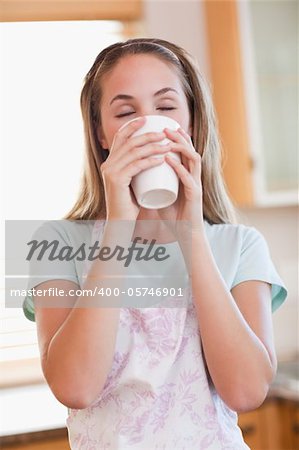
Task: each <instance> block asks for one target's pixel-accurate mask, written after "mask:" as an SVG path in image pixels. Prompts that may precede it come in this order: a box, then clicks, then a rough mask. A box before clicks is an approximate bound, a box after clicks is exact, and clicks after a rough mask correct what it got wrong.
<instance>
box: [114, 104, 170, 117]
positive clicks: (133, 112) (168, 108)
mask: <svg viewBox="0 0 299 450" xmlns="http://www.w3.org/2000/svg"><path fill="white" fill-rule="evenodd" d="M157 109H158V110H160V111H171V110H174V109H177V108H173V107H163V108H157ZM131 114H135V111H130V112H127V113H122V114H118V115H116V116H115V117H118V118H121V117H125V116H130V115H131Z"/></svg>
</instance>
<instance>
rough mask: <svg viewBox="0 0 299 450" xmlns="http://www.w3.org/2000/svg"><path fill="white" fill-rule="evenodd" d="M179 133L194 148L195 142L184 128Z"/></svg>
mask: <svg viewBox="0 0 299 450" xmlns="http://www.w3.org/2000/svg"><path fill="white" fill-rule="evenodd" d="M177 131H178V133H180V134H181V135H182V136H183V137H184V138H185V139H186V141H187V142H188V144H191V145H192V146H193V142H192V138H191V136H190V135H189V134H188V133H187V132H186V131H185V130H184V129H183V128H179V129H178V130H177Z"/></svg>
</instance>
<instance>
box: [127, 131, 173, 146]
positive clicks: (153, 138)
mask: <svg viewBox="0 0 299 450" xmlns="http://www.w3.org/2000/svg"><path fill="white" fill-rule="evenodd" d="M165 138H166V134H165V133H164V132H163V131H161V132H150V133H144V134H141V135H140V136H134V137H131V138H130V146H131V148H133V147H140V146H142V145H145V144H148V143H150V142H159V141H163V140H164V139H165ZM167 141H168V139H167ZM162 145H163V144H162Z"/></svg>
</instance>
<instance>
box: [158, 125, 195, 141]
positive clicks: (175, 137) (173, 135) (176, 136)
mask: <svg viewBox="0 0 299 450" xmlns="http://www.w3.org/2000/svg"><path fill="white" fill-rule="evenodd" d="M180 129H181V128H179V129H178V130H180ZM178 130H171V129H170V128H164V130H163V131H164V132H165V134H166V136H167V137H169V138H170V139H171V140H172V141H174V142H177V143H178V144H179V143H181V144H186V142H187V143H188V144H189V141H187V140H186V138H185V137H184V136H183V135H182V134H181V133H179V131H178Z"/></svg>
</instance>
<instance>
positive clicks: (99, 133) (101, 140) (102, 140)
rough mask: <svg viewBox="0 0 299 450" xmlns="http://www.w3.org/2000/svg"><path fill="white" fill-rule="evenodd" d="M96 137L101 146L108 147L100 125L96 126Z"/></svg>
mask: <svg viewBox="0 0 299 450" xmlns="http://www.w3.org/2000/svg"><path fill="white" fill-rule="evenodd" d="M97 137H98V140H99V143H100V144H101V146H102V148H104V149H108V143H107V141H106V138H105V136H104V133H103V131H102V127H101V126H100V125H99V126H98V128H97Z"/></svg>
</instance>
